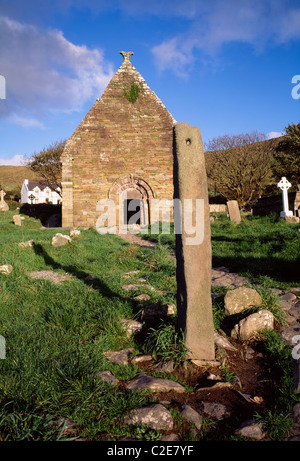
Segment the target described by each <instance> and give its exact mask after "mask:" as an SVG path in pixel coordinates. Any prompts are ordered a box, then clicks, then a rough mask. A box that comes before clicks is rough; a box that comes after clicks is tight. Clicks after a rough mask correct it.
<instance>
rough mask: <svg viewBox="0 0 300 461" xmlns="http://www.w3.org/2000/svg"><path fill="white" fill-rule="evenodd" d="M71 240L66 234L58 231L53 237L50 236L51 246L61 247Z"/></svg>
mask: <svg viewBox="0 0 300 461" xmlns="http://www.w3.org/2000/svg"><path fill="white" fill-rule="evenodd" d="M71 240H72V239H71V237H69V236H68V235H63V234H60V233H58V234H56V235H54V237H53V238H52V246H54V247H61V246H64V245H68V243H70V242H71Z"/></svg>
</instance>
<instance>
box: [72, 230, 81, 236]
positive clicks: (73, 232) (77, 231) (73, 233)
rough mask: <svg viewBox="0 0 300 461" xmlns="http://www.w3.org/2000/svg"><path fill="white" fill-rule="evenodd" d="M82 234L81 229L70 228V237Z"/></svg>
mask: <svg viewBox="0 0 300 461" xmlns="http://www.w3.org/2000/svg"><path fill="white" fill-rule="evenodd" d="M79 235H81V232H80V230H79V229H71V230H70V237H78V236H79Z"/></svg>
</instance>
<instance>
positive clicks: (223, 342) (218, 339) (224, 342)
mask: <svg viewBox="0 0 300 461" xmlns="http://www.w3.org/2000/svg"><path fill="white" fill-rule="evenodd" d="M214 340H215V344H216V345H217V346H219V347H221V348H222V349H227V350H229V351H236V350H237V349H236V347H234V346H233V345H232V344H231V342H229V341H228V339H227V338H225V337H224V336H222V335H220V334H219V333H217V332H216V331H215V332H214Z"/></svg>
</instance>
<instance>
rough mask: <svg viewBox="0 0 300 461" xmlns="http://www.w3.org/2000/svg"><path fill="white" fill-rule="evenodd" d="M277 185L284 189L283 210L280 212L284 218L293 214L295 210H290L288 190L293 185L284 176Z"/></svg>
mask: <svg viewBox="0 0 300 461" xmlns="http://www.w3.org/2000/svg"><path fill="white" fill-rule="evenodd" d="M277 187H279V188H280V189H281V190H282V202H283V211H281V212H280V217H281V218H284V217H285V216H293V212H292V211H290V210H289V198H288V190H289V188H290V187H291V183H290V182H288V180H287V179H286V178H285V177H284V176H283V177H282V178H281V180H280V181H279V183H278V184H277Z"/></svg>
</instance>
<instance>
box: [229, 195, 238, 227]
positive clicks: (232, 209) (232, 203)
mask: <svg viewBox="0 0 300 461" xmlns="http://www.w3.org/2000/svg"><path fill="white" fill-rule="evenodd" d="M227 208H228V213H229V219H230V221H233V222H236V223H238V224H240V222H241V214H240V209H239V204H238V202H237V201H236V200H229V201H228V202H227Z"/></svg>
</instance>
